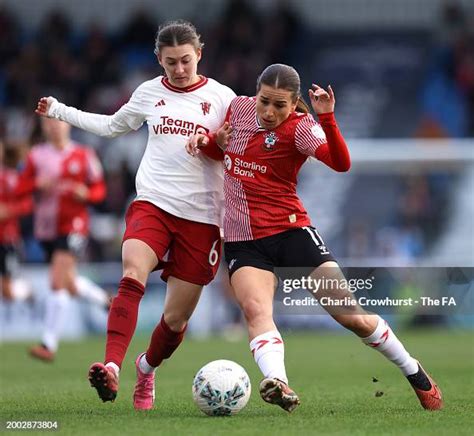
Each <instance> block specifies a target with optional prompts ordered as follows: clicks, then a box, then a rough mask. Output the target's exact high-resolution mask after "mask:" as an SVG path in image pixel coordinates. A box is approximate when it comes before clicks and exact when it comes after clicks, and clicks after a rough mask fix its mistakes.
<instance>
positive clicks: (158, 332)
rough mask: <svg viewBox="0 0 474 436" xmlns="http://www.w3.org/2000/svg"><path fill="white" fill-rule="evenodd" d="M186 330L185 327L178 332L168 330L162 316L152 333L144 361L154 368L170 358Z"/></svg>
mask: <svg viewBox="0 0 474 436" xmlns="http://www.w3.org/2000/svg"><path fill="white" fill-rule="evenodd" d="M186 328H187V325H186V327H184V329H183V330H181V331H180V332H174V331H173V330H171V329H170V328H169V326H168V324H166V322H165V318H164V316H162V317H161V321H160V323H159V324H158V325H157V326H156V328H155V330H154V331H153V334H152V336H151V341H150V345H149V347H148V350H147V352H146V361H147V362H148V364H149V365H150V366H153V367H155V368H156V367H157V366H159V365H160V363H161V362H162V361H163V359H167V358H168V357H170V356H171V355H172V354H173V352H174V350H176V348H178V346H179V344H180V343H181V342H182V341H183V338H184V332H185V331H186Z"/></svg>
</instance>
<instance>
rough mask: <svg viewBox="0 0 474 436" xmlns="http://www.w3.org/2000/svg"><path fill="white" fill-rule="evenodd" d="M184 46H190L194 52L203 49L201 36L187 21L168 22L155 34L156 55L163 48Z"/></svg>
mask: <svg viewBox="0 0 474 436" xmlns="http://www.w3.org/2000/svg"><path fill="white" fill-rule="evenodd" d="M184 44H191V45H192V46H193V47H194V49H195V50H198V49H200V48H203V47H204V44H203V43H202V42H201V35H199V34H198V33H197V31H196V28H195V27H194V25H193V24H191V23H190V22H189V21H185V20H176V21H168V22H166V23H164V24H162V25H161V26H160V27H159V29H158V32H157V34H156V39H155V54H156V55H158V53H159V52H160V50H162V49H163V47H176V46H178V45H184Z"/></svg>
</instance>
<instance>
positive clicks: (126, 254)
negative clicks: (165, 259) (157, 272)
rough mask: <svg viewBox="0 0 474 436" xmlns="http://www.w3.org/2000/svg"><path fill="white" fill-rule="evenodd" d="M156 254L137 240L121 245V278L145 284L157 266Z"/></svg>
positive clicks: (128, 240)
mask: <svg viewBox="0 0 474 436" xmlns="http://www.w3.org/2000/svg"><path fill="white" fill-rule="evenodd" d="M158 260H159V259H158V257H157V254H156V252H155V251H154V250H153V249H152V248H151V247H150V246H149V245H148V244H147V243H146V242H143V241H141V240H139V239H127V240H126V241H124V242H123V245H122V264H123V266H122V268H123V276H124V277H131V278H134V279H135V280H138V281H139V282H140V283H142V284H143V285H145V284H146V281H147V279H148V275H149V274H150V272H151V271H153V270H154V268H155V267H156V265H157V264H158Z"/></svg>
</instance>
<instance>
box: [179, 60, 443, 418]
mask: <svg viewBox="0 0 474 436" xmlns="http://www.w3.org/2000/svg"><path fill="white" fill-rule="evenodd" d="M309 97H310V100H311V105H312V107H313V110H314V111H315V112H316V114H318V118H319V123H318V122H316V121H315V120H314V118H313V117H312V115H310V114H309V113H308V111H309V109H308V108H307V106H306V105H305V104H304V101H303V100H302V99H301V98H300V78H299V75H298V73H297V72H296V71H295V69H294V68H292V67H289V66H287V65H282V64H274V65H270V66H269V67H267V68H266V69H265V70H264V71H263V73H262V74H261V75H260V77H259V79H258V81H257V95H256V97H237V98H235V99H234V100H233V101H232V103H231V106H230V109H229V112H228V115H227V117H226V123H225V124H224V126H223V128H221V129H219V130H218V131H217V135H214V134H211V135H203V134H197V135H194V136H193V137H192V138H191V139H190V141H189V142H188V144H187V146H186V149H187V151H188V152H189V153H190V154H193V155H195V154H196V152H197V151H199V149H201V150H202V151H203V152H204V154H206V155H208V156H214V157H215V156H217V155H218V154H219V153H218V151H219V147H218V144H219V146H220V147H221V149H223V150H224V153H221V159H222V156H223V158H224V164H225V174H224V194H225V217H224V236H225V244H224V250H225V258H226V261H227V263H228V264H229V273H230V275H231V284H232V286H233V288H234V290H235V294H236V298H237V300H238V303H239V304H240V307H241V308H242V311H243V312H244V315H245V318H246V321H247V325H248V330H249V338H250V349H251V351H252V353H253V355H254V358H255V361H256V362H257V364H258V366H259V367H260V370H261V371H262V373H263V375H264V377H265V378H264V380H263V381H262V383H261V384H260V394H261V396H262V398H263V399H264V400H265V401H267V402H269V403H273V404H278V405H279V406H281V407H282V408H283V409H285V410H287V411H288V412H291V411H292V410H294V409H295V408H296V407H297V406H298V404H299V399H298V396H297V395H296V394H295V393H294V392H293V390H292V389H290V388H289V386H288V378H287V375H286V370H285V364H284V344H283V339H282V337H281V335H280V333H279V332H278V330H277V327H276V325H275V323H274V321H273V309H272V300H273V296H274V290H275V276H274V270H275V268H276V267H290V268H297V267H304V268H308V271H311V277H313V278H315V279H318V278H326V279H336V280H337V281H338V283H343V282H344V275H343V273H342V272H341V270H340V269H339V266H338V264H337V263H336V261H335V259H334V257H333V256H332V255H331V253H330V251H329V250H328V248H327V247H326V245H325V244H324V242H323V240H322V239H321V237H320V235H319V233H318V231H317V230H316V229H315V228H314V227H312V225H311V221H310V219H309V217H308V214H307V212H306V210H305V209H304V207H303V205H302V203H301V201H300V199H299V198H298V196H297V194H296V184H297V174H298V171H299V169H300V168H301V165H302V164H303V163H304V161H305V160H306V159H307V158H308V157H309V156H312V157H315V158H317V159H318V160H320V161H322V162H324V163H325V164H326V165H328V166H329V167H331V168H333V169H334V170H336V171H348V170H349V168H350V157H349V152H348V149H347V146H346V144H345V142H344V138H343V137H342V135H341V133H340V132H339V129H338V126H337V124H336V120H335V117H334V106H335V98H334V93H333V91H332V89H331V87H329V88H328V90H327V91H325V90H324V89H322V88H320V87H319V86H316V85H313V88H312V89H311V90H309ZM341 287H342V286H341ZM315 296H316V298H319V299H320V298H321V297H323V296H324V297H326V298H329V299H331V300H332V301H333V302H335V303H340V304H338V305H336V304H335V303H334V306H330V305H326V307H327V308H328V312H329V313H330V314H331V315H332V316H333V317H334V319H335V320H336V321H338V322H339V323H340V324H341V325H343V326H344V327H346V328H348V329H349V330H351V331H353V332H354V333H355V334H356V335H357V336H359V337H360V338H361V339H362V341H363V342H364V343H365V344H367V345H369V346H371V347H373V348H375V349H377V350H378V351H380V352H381V353H382V354H383V355H384V356H385V357H387V358H388V359H389V360H390V361H392V362H393V363H395V364H396V365H397V366H398V367H399V368H400V370H401V371H402V373H403V374H404V375H405V376H406V377H407V378H408V380H409V382H410V383H411V385H412V386H413V388H414V389H415V392H416V394H417V396H418V398H419V400H420V402H421V405H422V406H423V407H424V408H426V409H431V410H436V409H440V408H441V407H442V400H441V391H440V390H439V389H438V387H437V386H436V384H435V382H434V381H433V380H432V379H431V378H430V377H429V375H428V374H427V373H426V372H425V371H424V370H423V369H422V368H421V366H420V365H419V363H418V362H417V361H416V360H415V359H414V358H413V357H411V356H410V355H409V354H408V352H407V351H406V350H405V348H404V347H403V345H402V343H401V342H400V341H399V339H398V338H397V337H396V336H395V334H394V333H393V331H392V330H391V329H390V327H389V326H388V324H387V322H386V321H385V320H383V319H382V318H381V317H379V316H378V315H374V314H368V313H367V312H365V311H364V310H363V309H362V308H361V307H360V306H359V305H358V304H357V303H356V301H355V300H354V299H353V297H352V294H351V293H350V292H348V291H347V290H345V289H343V290H332V289H320V290H318V292H317V294H315ZM346 299H350V300H352V303H355V304H353V305H352V304H348V303H346V304H344V305H341V304H342V302H345V301H347V300H346Z"/></svg>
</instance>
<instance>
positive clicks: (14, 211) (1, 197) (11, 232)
mask: <svg viewBox="0 0 474 436" xmlns="http://www.w3.org/2000/svg"><path fill="white" fill-rule="evenodd" d="M19 160H20V149H19V148H17V147H6V146H5V144H4V143H3V141H1V140H0V285H1V290H2V298H3V299H4V301H13V300H15V299H16V297H18V296H17V295H16V293H15V281H14V276H15V271H16V267H17V265H18V249H19V245H20V241H21V234H20V222H19V219H20V217H21V216H24V215H28V214H30V213H31V210H32V207H33V206H32V200H31V196H30V195H24V196H20V197H18V196H17V195H15V190H16V188H17V185H18V169H17V168H18V163H19Z"/></svg>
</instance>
